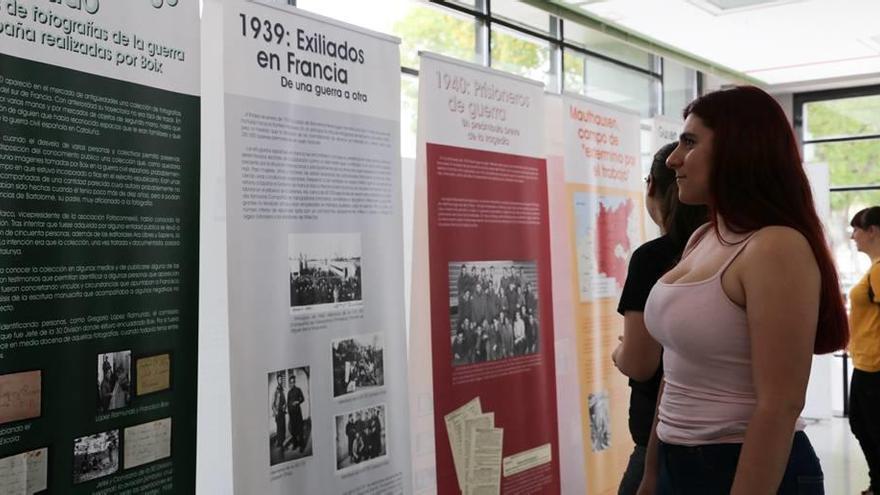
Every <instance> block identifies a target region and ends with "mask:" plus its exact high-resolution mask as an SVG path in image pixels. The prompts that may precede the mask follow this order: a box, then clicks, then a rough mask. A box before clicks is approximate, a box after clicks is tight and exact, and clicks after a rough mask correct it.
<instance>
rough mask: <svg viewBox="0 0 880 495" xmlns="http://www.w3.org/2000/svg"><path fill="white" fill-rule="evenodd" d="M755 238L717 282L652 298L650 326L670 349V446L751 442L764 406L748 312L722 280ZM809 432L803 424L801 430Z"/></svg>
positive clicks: (664, 434) (662, 411)
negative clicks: (749, 433)
mask: <svg viewBox="0 0 880 495" xmlns="http://www.w3.org/2000/svg"><path fill="white" fill-rule="evenodd" d="M707 230H708V229H706V228H704V229H702V232H701V234H700V235H704V234H706V232H707ZM708 235H711V234H708ZM752 235H754V234H751V235H749V236H748V237H747V238H746V239H744V240H743V241H742V243H741V244H740V245H739V247H738V248H737V249H736V250H735V251H734V253H733V255H731V257H730V258H729V259H728V260H727V261H725V262H724V264H722V265H721V268H720V269H719V270H718V272H717V273H715V275H713V276H712V277H710V278H709V279H707V280H702V281H699V282H688V283H674V284H665V283H662V282H657V284H656V285H655V286H654V288H653V289H652V290H651V293H650V295H649V296H648V301H647V303H646V305H645V326H646V327H647V329H648V332H649V333H650V334H651V336H652V337H654V339H655V340H656V341H657V342H659V343H660V344H661V345H662V346H663V372H664V380H665V382H666V386H665V388H664V391H663V397H662V398H661V400H660V408H659V422H658V424H657V436H658V438H660V440H662V441H663V442H666V443H669V444H674V445H706V444H713V443H742V442H743V441H744V439H745V434H746V429H747V428H748V425H749V420H750V419H751V417H752V413H753V412H754V409H755V405H756V396H755V387H754V384H753V382H752V352H751V348H750V338H749V329H748V321H747V318H746V311H745V309H743V308H742V307H740V306H738V305H737V304H736V303H734V302H733V301H731V300H730V298H729V297H727V294H726V293H725V292H724V289H723V287H722V286H721V276H722V275H723V274H724V272H725V271H726V270H727V268H728V267H729V266H730V264H731V263H732V262H733V260H734V259H736V257H737V256H739V254H740V253H741V252H742V250H743V249H744V248H745V247H746V245H747V244H748V242H749V240H751V237H752ZM701 241H702V239H701V240H700V241H698V243H699V242H701ZM694 247H696V246H694ZM691 251H693V249H691ZM685 256H687V254H685ZM803 428H804V423H803V421H801V420H800V419H798V422H797V425H796V429H797V430H802V429H803Z"/></svg>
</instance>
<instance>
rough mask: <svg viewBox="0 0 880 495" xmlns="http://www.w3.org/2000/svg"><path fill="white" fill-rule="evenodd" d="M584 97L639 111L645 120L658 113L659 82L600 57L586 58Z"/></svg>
mask: <svg viewBox="0 0 880 495" xmlns="http://www.w3.org/2000/svg"><path fill="white" fill-rule="evenodd" d="M586 62H587V77H586V85H585V86H586V88H585V92H584V93H585V94H586V95H587V96H589V97H590V98H595V99H597V100H601V101H605V102H608V103H613V104H615V105H620V106H622V107H626V108H629V109H631V110H635V111H637V112H639V114H640V115H641V116H642V117H653V116H654V115H657V114H658V113H659V111H658V110H659V105H658V104H659V101H658V100H659V98H658V95H659V89H660V83H659V81H658V80H657V79H656V78H654V77H651V76H648V75H645V74H643V73H641V72H635V71H628V70H626V69H624V68H622V67H620V66H618V65H616V64H614V63H611V62H608V61H605V60H603V59H600V58H595V57H587V58H586Z"/></svg>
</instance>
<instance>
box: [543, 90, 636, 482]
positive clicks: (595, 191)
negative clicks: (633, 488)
mask: <svg viewBox="0 0 880 495" xmlns="http://www.w3.org/2000/svg"><path fill="white" fill-rule="evenodd" d="M560 107H561V108H560ZM557 108H558V110H557V113H556V115H557V119H560V120H561V122H562V125H561V130H562V134H561V135H562V139H561V141H562V142H561V143H560V142H558V140H557V142H556V146H553V145H552V144H551V147H552V149H551V150H550V155H551V157H555V156H558V153H559V151H560V150H561V151H562V163H563V168H564V174H562V173H558V171H557V173H556V174H553V176H552V177H554V178H556V180H554V181H553V182H552V183H551V186H550V190H551V191H553V193H554V195H555V196H556V198H557V201H556V202H554V205H556V203H558V202H559V198H563V199H562V200H561V201H564V203H565V204H564V205H562V204H559V205H557V207H556V208H554V210H553V211H554V215H556V216H554V219H553V221H554V237H555V236H556V235H557V233H558V235H560V236H564V238H565V239H566V240H567V241H568V246H563V245H561V244H554V251H553V256H554V271H555V273H554V275H555V276H556V277H565V278H566V285H567V292H568V293H569V294H568V295H565V296H559V297H560V301H563V302H566V303H567V304H566V305H565V306H564V307H563V306H561V305H557V308H558V309H557V312H558V313H559V312H570V313H569V314H567V315H565V317H560V321H561V325H563V326H562V327H561V328H560V335H561V336H563V337H564V338H565V339H566V340H565V341H564V342H562V341H557V343H558V344H559V345H560V346H562V345H564V346H565V348H566V350H567V352H566V354H565V356H564V359H562V360H561V366H562V367H563V368H562V369H563V371H565V372H566V373H560V381H559V385H560V396H561V397H566V398H569V397H571V396H572V395H574V396H576V397H577V398H578V404H577V406H578V407H577V409H575V411H580V416H579V421H578V422H577V423H575V422H574V421H570V422H567V423H565V424H562V425H561V427H560V436H562V437H564V438H568V439H573V438H576V439H577V440H578V441H577V444H575V443H574V442H568V443H567V444H565V445H564V446H563V448H564V452H563V454H562V456H563V458H564V459H565V460H566V464H565V466H566V470H565V471H563V476H564V477H565V481H564V486H570V487H573V488H576V489H573V490H571V491H570V493H584V492H586V493H589V494H595V495H601V494H612V493H617V487H618V485H619V483H620V479H621V477H622V475H623V471H624V469H625V468H626V464H627V460H628V458H629V455H630V454H631V452H632V448H633V443H632V440H631V438H630V435H629V431H628V427H627V412H628V409H629V387H628V386H627V379H626V377H625V376H624V375H622V374H621V373H620V372H619V371H618V370H617V369H616V368H615V367H614V364H613V363H612V361H611V353H612V351H613V350H614V348H615V347H616V346H617V344H618V337H619V336H620V335H622V334H623V318H622V317H620V315H618V314H617V311H616V308H617V303H618V300H619V298H620V293H621V290H622V289H623V284H624V282H625V280H626V274H627V267H628V262H629V258H630V255H631V254H632V253H633V251H635V249H636V248H637V247H638V246H639V245H640V244H641V243H642V241H643V239H644V237H645V233H644V229H643V224H642V216H643V214H644V213H643V211H644V198H643V195H644V182H643V180H642V175H641V174H642V172H641V166H640V164H639V116H638V114H637V113H635V112H631V111H628V110H625V109H622V108H619V107H615V106H612V105H609V104H605V103H600V102H598V101H594V100H590V99H585V98H582V97H578V96H572V95H564V96H563V97H562V98H561V105H558V104H557ZM559 112H561V114H560V113H559ZM563 177H564V179H563ZM562 180H564V181H565V184H564V185H563V184H560V182H561V181H562ZM557 213H558V215H557ZM566 230H567V234H566V233H565V231H566ZM563 290H565V289H563ZM571 372H576V373H577V378H578V379H577V380H576V381H575V380H572V379H571ZM575 383H577V384H578V387H577V388H575V387H574V384H575ZM578 423H579V424H578ZM577 448H580V449H582V452H573V451H572V450H573V449H577ZM573 461H581V462H582V464H581V465H580V466H578V465H576V463H575V462H573ZM568 492H569V491H568V490H566V493H568Z"/></svg>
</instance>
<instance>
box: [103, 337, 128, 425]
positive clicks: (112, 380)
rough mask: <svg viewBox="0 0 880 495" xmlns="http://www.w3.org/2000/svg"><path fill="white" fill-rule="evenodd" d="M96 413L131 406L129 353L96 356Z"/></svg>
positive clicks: (109, 353)
mask: <svg viewBox="0 0 880 495" xmlns="http://www.w3.org/2000/svg"><path fill="white" fill-rule="evenodd" d="M97 383H98V404H97V407H98V412H102V413H104V412H107V411H113V410H116V409H122V408H123V407H128V406H129V405H130V404H131V351H119V352H108V353H105V354H98V382H97Z"/></svg>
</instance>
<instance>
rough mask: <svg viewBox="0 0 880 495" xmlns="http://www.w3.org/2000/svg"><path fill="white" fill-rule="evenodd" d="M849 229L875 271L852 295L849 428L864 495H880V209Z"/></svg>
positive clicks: (861, 216) (857, 216) (861, 217)
mask: <svg viewBox="0 0 880 495" xmlns="http://www.w3.org/2000/svg"><path fill="white" fill-rule="evenodd" d="M850 226H852V240H853V241H855V243H856V249H858V250H859V251H861V252H863V253H865V254H867V255H868V256H869V257H870V258H871V268H870V269H868V273H866V274H865V276H864V277H862V279H861V280H859V282H858V283H857V284H856V285H855V286H853V288H852V290H851V291H850V293H849V298H850V314H849V326H850V341H849V353H850V356H852V362H853V368H854V369H853V375H852V384H851V385H850V389H849V424H850V428H852V432H853V435H855V437H856V439H858V441H859V444H860V445H861V447H862V452H863V453H864V454H865V459H866V460H867V461H868V476H869V477H870V479H871V486H870V487H868V489H867V490H864V491H862V495H875V494H876V495H880V206H872V207H870V208H865V209H864V210H861V211H859V212H858V213H856V214H855V215H854V216H853V218H852V220H851V221H850Z"/></svg>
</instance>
